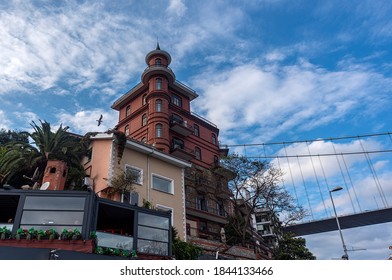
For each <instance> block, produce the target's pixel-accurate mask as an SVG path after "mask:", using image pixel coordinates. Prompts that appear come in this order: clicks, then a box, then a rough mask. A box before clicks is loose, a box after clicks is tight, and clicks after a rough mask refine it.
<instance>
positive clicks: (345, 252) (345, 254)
mask: <svg viewBox="0 0 392 280" xmlns="http://www.w3.org/2000/svg"><path fill="white" fill-rule="evenodd" d="M342 189H343V188H342V187H335V188H333V189H332V190H330V191H329V196H330V197H331V202H332V207H333V211H334V213H335V219H336V224H337V225H338V230H339V234H340V239H341V240H342V244H343V251H344V255H343V256H342V259H343V260H348V254H347V247H346V244H345V243H344V239H343V234H342V229H341V228H340V223H339V218H338V215H337V214H336V208H335V203H334V202H333V198H332V193H333V192H337V191H340V190H342Z"/></svg>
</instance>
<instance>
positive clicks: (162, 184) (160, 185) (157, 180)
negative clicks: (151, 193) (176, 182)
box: [152, 175, 173, 193]
mask: <svg viewBox="0 0 392 280" xmlns="http://www.w3.org/2000/svg"><path fill="white" fill-rule="evenodd" d="M152 188H153V189H155V190H159V191H162V192H166V193H173V181H172V180H170V179H166V178H162V177H158V176H156V175H152Z"/></svg>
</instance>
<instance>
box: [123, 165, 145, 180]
mask: <svg viewBox="0 0 392 280" xmlns="http://www.w3.org/2000/svg"><path fill="white" fill-rule="evenodd" d="M125 173H126V176H132V179H133V181H134V182H135V183H136V184H139V185H143V169H140V168H137V167H134V166H130V165H126V166H125Z"/></svg>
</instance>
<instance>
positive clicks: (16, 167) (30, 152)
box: [0, 120, 88, 185]
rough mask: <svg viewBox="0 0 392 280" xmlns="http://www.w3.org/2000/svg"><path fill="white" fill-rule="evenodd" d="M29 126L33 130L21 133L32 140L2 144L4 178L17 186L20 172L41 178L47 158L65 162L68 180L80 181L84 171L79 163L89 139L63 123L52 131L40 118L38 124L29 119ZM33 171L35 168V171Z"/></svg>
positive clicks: (1, 169) (0, 166)
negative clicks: (71, 130) (74, 132)
mask: <svg viewBox="0 0 392 280" xmlns="http://www.w3.org/2000/svg"><path fill="white" fill-rule="evenodd" d="M31 126H32V128H33V132H32V133H28V132H23V133H26V134H27V135H28V137H30V138H31V139H32V143H26V142H21V141H13V142H9V143H8V144H7V145H5V149H6V151H5V152H4V153H3V155H2V157H1V158H0V173H1V174H4V175H5V176H6V178H7V181H8V182H9V183H11V182H19V185H20V184H21V182H20V178H22V176H21V175H22V174H23V175H26V176H27V177H33V174H34V173H35V174H37V178H33V179H34V180H36V181H39V182H40V181H42V178H43V172H44V170H45V167H46V164H47V161H48V160H62V161H65V162H66V163H67V165H68V168H69V173H68V174H69V176H68V178H67V181H68V183H69V182H70V181H81V179H82V178H83V177H84V170H83V167H82V166H81V163H80V162H81V159H82V158H83V156H84V155H85V154H86V153H87V149H88V141H87V140H88V139H84V138H81V137H77V136H76V135H73V134H71V133H69V132H68V131H67V130H68V127H63V126H62V125H60V127H59V128H58V129H57V130H56V131H55V132H52V131H51V126H50V124H49V123H48V122H46V121H41V120H40V124H39V125H38V124H36V123H35V122H32V123H31ZM37 168H38V169H37ZM35 170H38V173H37V172H35ZM18 180H19V181H18Z"/></svg>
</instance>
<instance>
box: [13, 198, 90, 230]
mask: <svg viewBox="0 0 392 280" xmlns="http://www.w3.org/2000/svg"><path fill="white" fill-rule="evenodd" d="M85 202H86V198H85V197H73V196H69V197H53V196H28V197H26V200H25V203H24V206H23V213H22V218H21V221H20V227H23V228H31V227H34V228H35V229H42V230H47V229H50V228H53V229H54V230H56V231H57V232H61V231H62V230H63V229H65V228H66V229H70V228H71V229H74V228H77V229H79V230H80V231H82V230H83V228H82V226H83V219H84V207H85Z"/></svg>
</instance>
